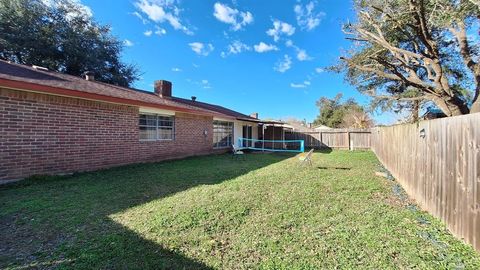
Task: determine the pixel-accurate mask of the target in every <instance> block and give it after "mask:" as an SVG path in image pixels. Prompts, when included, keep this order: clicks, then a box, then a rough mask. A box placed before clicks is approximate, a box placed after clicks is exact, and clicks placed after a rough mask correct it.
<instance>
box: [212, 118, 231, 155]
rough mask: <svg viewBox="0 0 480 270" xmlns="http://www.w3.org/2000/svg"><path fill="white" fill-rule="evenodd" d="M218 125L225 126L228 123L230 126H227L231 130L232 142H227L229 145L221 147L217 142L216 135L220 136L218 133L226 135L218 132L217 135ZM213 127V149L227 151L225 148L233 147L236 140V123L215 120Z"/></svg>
mask: <svg viewBox="0 0 480 270" xmlns="http://www.w3.org/2000/svg"><path fill="white" fill-rule="evenodd" d="M217 123H224V124H225V123H227V124H228V125H227V126H228V127H229V128H230V129H231V140H230V142H228V141H227V145H224V146H223V145H222V146H219V145H218V144H219V143H220V142H215V137H216V136H215V134H218V133H221V134H223V133H224V132H217V133H216V132H215V124H217ZM212 126H213V129H212V140H213V142H212V144H213V149H225V148H229V147H232V144H233V143H234V140H235V122H233V121H232V122H231V121H226V120H213V122H212ZM222 127H223V128H225V127H226V126H225V125H223V126H222Z"/></svg>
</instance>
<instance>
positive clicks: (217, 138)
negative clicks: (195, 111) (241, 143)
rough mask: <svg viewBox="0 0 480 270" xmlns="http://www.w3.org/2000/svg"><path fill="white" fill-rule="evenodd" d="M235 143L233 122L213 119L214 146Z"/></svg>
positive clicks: (219, 146)
mask: <svg viewBox="0 0 480 270" xmlns="http://www.w3.org/2000/svg"><path fill="white" fill-rule="evenodd" d="M232 144H233V122H226V121H217V120H215V121H213V147H214V148H226V147H230V146H231V145H232Z"/></svg>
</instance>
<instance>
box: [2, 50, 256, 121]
mask: <svg viewBox="0 0 480 270" xmlns="http://www.w3.org/2000/svg"><path fill="white" fill-rule="evenodd" d="M0 86H3V87H7V88H13V89H20V90H29V91H35V92H41V93H47V94H55V95H62V96H72V97H79V98H85V99H92V100H99V101H107V102H114V103H120V104H128V105H136V106H146V107H154V108H161V109H168V110H174V111H180V112H189V113H195V114H203V115H213V116H220V117H226V118H246V119H249V120H252V121H254V120H256V119H255V118H252V117H250V116H248V115H244V114H241V113H239V112H236V111H233V110H230V109H227V108H224V107H221V106H218V105H213V104H208V103H204V102H197V101H191V100H187V99H182V98H177V97H172V98H163V97H160V96H158V95H156V94H155V93H153V92H149V91H145V90H140V89H135V88H128V87H121V86H116V85H112V84H107V83H102V82H98V81H87V80H85V79H83V78H81V77H77V76H72V75H67V74H62V73H58V72H54V71H44V70H39V69H36V68H33V67H30V66H26V65H19V64H13V63H9V62H6V61H3V60H0Z"/></svg>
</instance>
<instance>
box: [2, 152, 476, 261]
mask: <svg viewBox="0 0 480 270" xmlns="http://www.w3.org/2000/svg"><path fill="white" fill-rule="evenodd" d="M313 163H314V166H313V167H312V168H300V167H299V166H298V159H297V158H296V157H293V156H291V155H286V154H249V155H247V158H246V161H241V160H232V159H231V158H230V156H229V155H216V156H207V157H195V158H188V159H184V160H177V161H169V162H161V163H153V164H142V165H133V166H126V167H120V168H114V169H109V170H103V171H98V172H91V173H81V174H77V175H73V176H69V177H37V178H32V179H29V180H26V181H23V182H19V183H17V184H13V185H8V186H4V187H0V268H6V269H24V268H29V267H31V268H35V267H37V268H59V269H72V268H76V269H149V268H150V269H251V268H255V269H318V268H325V269H332V268H342V269H351V268H362V269H365V268H367V269H412V268H417V269H480V256H479V255H478V254H477V253H475V251H474V250H473V249H472V248H471V247H470V246H467V245H465V244H463V243H462V242H461V241H460V240H457V239H455V238H454V237H453V236H452V235H451V234H450V233H449V232H448V231H447V230H446V229H445V225H444V224H442V223H441V222H439V221H438V220H437V219H435V218H432V217H431V216H430V215H428V214H427V213H425V212H422V211H420V210H418V209H417V208H416V207H414V206H412V205H409V203H408V201H404V200H402V198H401V197H398V196H397V195H395V193H397V194H398V189H397V188H396V187H395V185H396V183H395V182H391V181H388V180H385V179H383V178H379V177H376V176H374V172H375V170H377V169H378V161H377V160H376V158H375V156H374V154H373V153H371V152H348V151H333V152H331V153H318V152H316V153H315V154H314V155H313ZM392 190H395V191H397V192H393V191H392Z"/></svg>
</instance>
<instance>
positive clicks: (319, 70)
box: [315, 67, 325, 73]
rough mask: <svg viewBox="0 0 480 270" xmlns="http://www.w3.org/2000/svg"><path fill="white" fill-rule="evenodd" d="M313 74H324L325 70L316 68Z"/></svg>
mask: <svg viewBox="0 0 480 270" xmlns="http://www.w3.org/2000/svg"><path fill="white" fill-rule="evenodd" d="M315 72H316V73H323V72H325V70H324V69H323V68H321V67H317V68H315Z"/></svg>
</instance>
